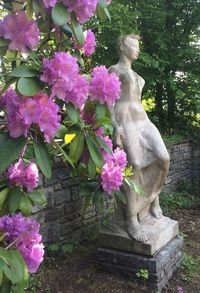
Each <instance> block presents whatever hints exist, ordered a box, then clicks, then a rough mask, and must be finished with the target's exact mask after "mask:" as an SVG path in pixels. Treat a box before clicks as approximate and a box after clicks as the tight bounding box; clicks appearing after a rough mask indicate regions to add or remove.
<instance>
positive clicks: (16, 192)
mask: <svg viewBox="0 0 200 293" xmlns="http://www.w3.org/2000/svg"><path fill="white" fill-rule="evenodd" d="M22 196H23V193H22V191H21V190H20V188H12V189H11V191H10V193H9V203H8V206H9V210H10V211H11V213H15V212H16V210H17V209H18V208H19V205H20V201H21V197H22Z"/></svg>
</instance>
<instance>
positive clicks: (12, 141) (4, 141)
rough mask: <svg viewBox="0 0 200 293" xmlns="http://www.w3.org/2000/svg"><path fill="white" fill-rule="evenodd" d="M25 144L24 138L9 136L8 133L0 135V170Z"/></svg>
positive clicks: (8, 163)
mask: <svg viewBox="0 0 200 293" xmlns="http://www.w3.org/2000/svg"><path fill="white" fill-rule="evenodd" d="M25 144H26V138H24V137H22V136H21V137H19V138H11V137H10V136H9V135H8V134H1V135H0V172H1V171H4V170H5V169H6V168H7V167H8V166H9V165H10V164H11V163H12V162H13V161H14V160H16V159H17V158H18V156H19V154H20V152H21V151H22V149H23V147H24V146H25Z"/></svg>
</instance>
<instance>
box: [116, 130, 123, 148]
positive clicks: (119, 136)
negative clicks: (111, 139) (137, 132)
mask: <svg viewBox="0 0 200 293" xmlns="http://www.w3.org/2000/svg"><path fill="white" fill-rule="evenodd" d="M123 141H124V133H123V128H122V127H117V129H116V132H115V143H116V145H117V146H118V147H120V148H123Z"/></svg>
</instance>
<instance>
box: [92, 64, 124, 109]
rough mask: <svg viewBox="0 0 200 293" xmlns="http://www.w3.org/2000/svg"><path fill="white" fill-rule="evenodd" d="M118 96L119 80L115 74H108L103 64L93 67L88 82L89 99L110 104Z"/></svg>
mask: <svg viewBox="0 0 200 293" xmlns="http://www.w3.org/2000/svg"><path fill="white" fill-rule="evenodd" d="M119 97H120V81H119V79H118V77H117V76H116V74H115V73H111V74H109V73H108V70H107V68H106V67H105V66H97V67H95V68H94V69H93V71H92V79H91V82H90V99H91V100H92V101H94V100H98V102H99V103H100V104H104V103H107V104H108V105H109V106H112V105H113V104H114V103H115V101H116V100H117V99H119Z"/></svg>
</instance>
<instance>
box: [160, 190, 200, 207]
mask: <svg viewBox="0 0 200 293" xmlns="http://www.w3.org/2000/svg"><path fill="white" fill-rule="evenodd" d="M199 203H200V199H199V198H198V196H197V195H195V194H193V195H192V194H191V193H188V192H187V191H181V192H173V193H171V194H170V195H166V194H163V193H162V194H161V195H160V204H161V206H162V207H163V208H164V209H166V208H170V209H176V208H186V209H187V208H191V207H193V206H195V205H198V204H199Z"/></svg>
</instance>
